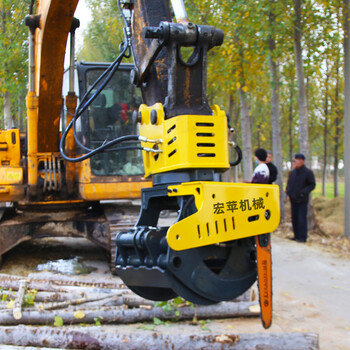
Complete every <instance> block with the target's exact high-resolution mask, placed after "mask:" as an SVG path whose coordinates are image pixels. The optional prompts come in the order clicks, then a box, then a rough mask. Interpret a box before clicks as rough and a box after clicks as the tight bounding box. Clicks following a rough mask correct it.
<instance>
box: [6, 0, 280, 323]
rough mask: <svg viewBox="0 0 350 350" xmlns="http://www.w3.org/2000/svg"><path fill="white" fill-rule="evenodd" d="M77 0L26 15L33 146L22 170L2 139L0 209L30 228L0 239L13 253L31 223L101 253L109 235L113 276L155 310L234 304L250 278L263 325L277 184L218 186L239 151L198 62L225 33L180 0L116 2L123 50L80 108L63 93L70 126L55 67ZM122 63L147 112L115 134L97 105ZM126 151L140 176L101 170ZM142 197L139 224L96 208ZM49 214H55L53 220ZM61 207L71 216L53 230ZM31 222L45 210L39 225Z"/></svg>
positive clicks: (52, 1) (268, 311)
mask: <svg viewBox="0 0 350 350" xmlns="http://www.w3.org/2000/svg"><path fill="white" fill-rule="evenodd" d="M77 2H78V0H60V1H58V0H39V1H38V3H37V11H36V14H33V13H32V7H33V6H31V13H30V15H29V16H28V17H27V19H26V23H27V25H28V26H29V36H30V49H29V51H30V54H29V91H28V96H27V109H28V132H27V138H28V139H27V145H28V150H27V153H26V154H25V155H24V161H23V159H21V156H20V153H19V151H18V152H17V153H16V152H13V151H12V148H13V149H16V148H17V149H18V147H19V144H18V142H19V141H18V133H17V134H16V131H13V134H12V133H11V132H12V131H7V132H9V133H10V134H9V135H8V136H7V139H6V145H7V149H6V152H7V156H8V157H10V156H12V155H16V157H14V159H13V161H10V162H9V163H8V164H6V163H4V164H3V163H2V167H1V171H3V172H5V173H6V176H4V177H3V178H6V179H7V180H8V183H3V184H2V185H1V186H2V187H1V188H3V189H4V190H3V197H2V200H4V201H12V202H15V203H16V205H15V209H16V213H15V214H13V215H15V216H16V215H17V216H16V217H15V218H12V219H11V218H9V219H8V220H7V221H11V220H12V224H13V223H14V222H15V220H17V221H18V220H19V219H20V218H19V215H22V216H25V213H28V212H29V211H30V212H31V219H30V220H29V221H31V222H30V223H29V222H28V220H27V221H26V225H27V226H28V232H26V233H25V234H24V233H17V231H16V230H13V228H12V226H11V222H10V223H9V224H8V225H7V231H6V233H5V234H3V232H5V230H3V229H2V228H1V227H0V234H1V238H0V240H1V239H2V240H3V241H2V242H1V243H3V242H4V241H5V240H10V241H11V240H12V242H14V243H12V244H16V242H18V241H20V239H21V238H18V236H16V235H18V234H20V235H21V237H24V238H26V237H27V236H31V237H37V236H38V233H37V231H35V230H33V226H32V222H33V221H35V224H36V225H38V223H37V222H40V225H41V226H40V227H39V229H38V231H39V232H40V231H41V233H40V235H45V234H48V232H47V231H48V230H52V231H53V230H54V227H52V224H53V223H55V224H56V227H55V229H56V231H59V230H60V227H59V225H61V226H62V225H63V226H64V225H66V226H69V227H68V231H70V234H71V235H85V236H86V237H87V238H89V239H92V240H94V241H96V242H97V243H99V244H100V245H103V244H101V237H106V236H108V244H109V246H108V247H107V249H110V250H111V249H113V252H112V254H111V255H112V259H113V267H114V269H115V272H116V273H117V275H118V276H119V277H120V278H121V279H122V280H123V281H124V283H125V284H126V285H127V286H128V287H129V288H130V289H131V290H132V291H134V292H135V293H136V294H139V295H140V296H142V297H145V298H148V299H151V300H169V299H172V298H174V297H176V296H181V297H183V298H185V299H186V300H188V301H191V302H193V303H196V304H202V305H208V304H213V303H218V302H221V301H227V300H232V299H234V298H236V297H238V296H239V295H241V294H243V293H244V292H245V291H246V290H248V289H249V288H250V287H251V286H252V285H253V284H254V283H255V282H256V281H258V287H259V296H260V306H261V318H262V324H263V326H264V327H265V328H268V327H269V326H270V325H271V321H272V275H271V239H270V232H272V231H274V230H275V229H276V228H277V226H278V224H279V219H280V213H279V194H278V187H277V186H275V185H264V184H238V183H228V182H223V181H222V174H223V173H224V172H225V171H227V170H228V169H230V167H231V166H233V165H235V164H236V163H237V162H235V164H232V163H230V161H229V152H230V147H231V146H234V147H235V148H234V149H235V150H236V151H237V153H238V155H239V151H238V150H239V149H238V147H237V145H232V143H230V142H229V140H228V134H229V130H230V126H229V125H228V118H227V115H226V113H225V112H224V111H223V110H221V109H220V107H219V106H217V105H212V106H209V103H208V99H207V96H206V74H207V55H208V52H209V51H210V50H211V49H213V48H215V47H220V45H221V44H222V42H223V39H224V34H223V32H222V31H221V30H219V29H217V28H215V27H213V26H209V25H199V24H194V23H192V22H191V21H190V20H189V19H188V16H187V13H186V8H185V6H184V3H183V1H182V0H172V1H171V5H170V3H169V1H168V0H119V1H118V6H119V9H120V12H121V15H122V18H123V20H124V23H125V28H124V36H125V39H124V41H123V42H122V43H121V44H120V50H121V53H120V55H119V56H118V57H117V58H116V60H115V61H114V62H113V63H112V64H111V65H110V66H109V67H108V68H107V69H106V70H105V71H104V73H103V74H102V75H101V76H100V77H98V78H97V80H96V81H95V82H92V81H93V80H94V79H93V76H94V74H92V75H91V77H88V75H87V74H85V77H86V81H87V83H86V84H85V86H86V91H85V94H84V95H83V96H80V97H79V104H77V98H76V96H75V94H74V92H73V91H74V89H72V88H70V89H69V93H68V95H67V97H66V111H67V112H66V117H65V118H63V119H64V120H63V122H60V120H62V118H61V119H60V116H61V107H62V99H61V90H62V78H61V77H62V73H63V68H60V67H63V58H64V47H65V41H66V38H67V35H68V33H69V32H71V34H72V33H73V32H74V27H76V25H74V18H73V14H74V11H75V7H76V5H77ZM71 36H72V35H71ZM188 50H190V53H189V54H188ZM130 56H132V57H133V60H134V65H133V66H132V67H131V68H130V80H131V82H132V83H133V85H134V86H135V87H137V88H138V89H140V91H141V95H142V103H141V104H140V105H139V106H136V107H135V108H133V111H132V118H131V120H132V121H131V123H133V124H132V125H129V128H126V127H125V130H123V132H122V133H121V132H120V125H119V126H118V125H112V126H110V124H109V122H106V121H107V120H109V119H110V115H109V113H108V111H106V108H105V107H106V106H110V107H108V108H109V110H110V111H112V110H113V108H112V96H113V93H112V92H111V91H107V90H108V89H107V90H106V88H108V86H109V85H111V81H112V80H111V79H112V77H113V76H114V74H117V73H119V72H118V70H122V69H123V68H122V67H123V66H122V65H121V61H122V59H123V58H124V57H130ZM71 60H73V58H71ZM73 65H74V64H71V66H73ZM53 67H55V69H54V70H53ZM53 72H54V73H53ZM72 76H73V74H72ZM72 76H71V79H70V81H71V83H70V84H71V85H72V84H73V83H72V81H73V80H74V79H73V78H72ZM117 76H118V74H117ZM96 77H97V76H96ZM112 85H113V84H112ZM111 90H112V89H111ZM125 104H127V103H125V102H123V101H119V102H118V106H117V107H115V108H114V110H118V113H119V116H118V119H123V117H122V115H123V112H124V116H125V115H127V114H128V110H129V109H128V108H127V107H126V106H125ZM130 104H131V103H130ZM114 115H115V114H114ZM125 118H126V116H125ZM99 123H102V125H99ZM106 123H107V124H106ZM60 125H63V127H62V133H61V131H60ZM106 125H108V127H106ZM122 125H124V126H125V123H124V124H122ZM7 132H5V134H7ZM13 135H15V136H13ZM4 148H5V147H4ZM128 152H135V153H134V154H136V155H138V154H139V152H142V159H143V171H144V174H143V173H142V175H140V174H139V173H137V169H139V168H137V156H135V161H134V162H133V163H132V164H129V165H128V167H125V166H124V167H123V169H124V170H125V171H126V170H127V169H134V170H135V171H136V173H137V174H135V175H132V174H131V173H130V174H128V175H126V176H124V175H119V174H118V175H116V174H112V173H113V171H112V173H110V172H109V170H108V169H116V168H118V167H114V166H112V163H113V160H115V159H118V161H119V162H122V160H125V161H129V160H130V159H131V157H130V156H129V153H128ZM238 158H239V157H238ZM238 160H239V159H238ZM55 164H56V165H55ZM133 166H134V167H133ZM3 168H4V169H5V170H2V169H3ZM135 168H136V169H135ZM59 169H60V170H59ZM105 169H107V170H105ZM59 172H61V173H62V174H64V176H61V175H59ZM117 173H118V172H117ZM104 176H106V177H104ZM9 180H11V181H13V182H10V181H9ZM63 188H65V190H63ZM141 188H142V189H141ZM44 189H45V190H46V193H44V191H43V190H44ZM140 190H141V208H140V212H139V214H138V218H137V220H136V222H134V223H133V224H132V225H130V224H129V226H128V223H126V222H124V221H123V218H124V217H125V216H127V214H128V213H127V210H128V208H127V206H124V207H123V208H124V213H123V212H121V211H118V209H110V210H111V211H112V213H111V212H109V216H110V217H112V219H110V220H109V219H108V215H107V214H106V212H107V211H106V210H105V209H103V204H101V203H100V201H101V200H102V199H123V198H124V199H125V198H136V197H137V196H139V195H140ZM70 207H73V209H71V208H70ZM101 207H102V209H101ZM44 209H45V210H48V211H50V210H51V212H50V215H47V214H46V215H45V213H44V211H45V210H44ZM70 209H71V210H72V213H74V214H70V215H71V217H70V218H69V219H64V220H61V221H60V220H59V217H60V216H65V215H67V213H70V211H69V210H70ZM113 210H114V212H113ZM164 210H169V211H172V212H175V213H176V220H175V222H174V223H172V224H169V225H166V226H164V225H162V224H161V223H160V220H159V219H160V216H161V212H162V211H164ZM34 212H40V215H38V217H39V218H40V220H39V219H36V216H35V215H33V213H34ZM82 214H83V215H82ZM51 215H52V216H51ZM102 216H104V218H102ZM106 218H107V219H106ZM5 221H6V220H5ZM3 222H4V219H3ZM65 229H67V227H65ZM22 230H23V228H22ZM19 231H20V230H18V232H19ZM29 231H30V232H29ZM3 237H4V238H3ZM104 245H105V246H106V244H105V243H104ZM7 247H8V249H10V248H11V244H7ZM111 247H113V248H111ZM0 254H2V253H1V252H0Z"/></svg>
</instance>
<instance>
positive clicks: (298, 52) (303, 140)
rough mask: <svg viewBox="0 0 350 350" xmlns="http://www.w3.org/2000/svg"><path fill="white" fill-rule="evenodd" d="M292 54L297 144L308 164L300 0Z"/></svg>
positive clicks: (306, 110) (296, 4) (296, 14)
mask: <svg viewBox="0 0 350 350" xmlns="http://www.w3.org/2000/svg"><path fill="white" fill-rule="evenodd" d="M294 11H295V19H294V53H295V66H296V72H297V81H298V105H299V143H300V151H301V152H302V153H304V155H305V158H306V164H310V154H309V129H308V108H307V98H306V89H305V76H304V65H303V58H302V47H301V39H302V23H301V13H302V0H294Z"/></svg>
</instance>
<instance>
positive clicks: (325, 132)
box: [322, 62, 329, 196]
mask: <svg viewBox="0 0 350 350" xmlns="http://www.w3.org/2000/svg"><path fill="white" fill-rule="evenodd" d="M326 67H327V74H326V81H325V93H324V107H323V114H324V121H323V168H322V196H326V181H327V159H328V97H329V96H328V94H329V92H328V82H329V72H328V62H326Z"/></svg>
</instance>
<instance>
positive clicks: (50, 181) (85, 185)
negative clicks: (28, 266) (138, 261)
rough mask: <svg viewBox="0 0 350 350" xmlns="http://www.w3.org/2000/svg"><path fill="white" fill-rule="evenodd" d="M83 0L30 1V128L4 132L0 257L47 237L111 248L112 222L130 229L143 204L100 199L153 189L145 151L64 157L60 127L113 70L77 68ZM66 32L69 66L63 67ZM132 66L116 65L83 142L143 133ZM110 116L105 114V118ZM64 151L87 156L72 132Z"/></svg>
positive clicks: (83, 128)
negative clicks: (137, 121) (75, 159)
mask: <svg viewBox="0 0 350 350" xmlns="http://www.w3.org/2000/svg"><path fill="white" fill-rule="evenodd" d="M77 2H78V1H47V0H43V1H38V2H37V6H36V8H37V11H36V12H37V13H36V14H33V7H34V2H32V4H31V7H30V14H29V15H28V16H27V17H26V19H25V23H26V24H27V25H28V27H29V72H28V77H29V81H28V87H29V91H28V95H27V111H28V115H27V132H26V135H25V137H24V138H23V137H22V138H21V136H20V132H19V130H18V129H11V130H1V131H0V161H1V166H0V202H2V203H3V204H4V205H3V208H2V219H1V221H0V261H1V256H2V255H3V254H4V253H6V252H7V251H8V250H10V249H11V248H13V247H14V246H16V245H18V244H19V243H21V242H23V241H25V240H28V239H31V238H38V237H39V238H40V237H45V236H76V237H86V238H88V239H90V240H92V241H93V242H95V243H97V244H98V245H99V246H101V247H103V248H104V249H106V251H107V252H111V251H113V249H114V237H113V239H112V238H111V225H113V224H115V223H116V222H118V225H119V226H118V227H120V226H122V225H123V221H122V219H123V218H124V219H125V223H126V225H128V226H130V225H132V224H133V222H134V221H135V220H136V218H137V215H138V210H139V206H132V205H130V206H127V205H125V203H123V205H122V206H118V205H117V204H115V205H112V204H111V203H107V204H102V203H101V201H103V200H104V201H106V200H126V199H127V200H129V201H130V200H133V199H139V198H140V196H141V188H143V187H147V186H151V182H150V180H147V179H145V177H144V169H143V164H142V155H141V151H140V150H137V149H136V150H135V149H130V150H127V151H125V152H123V153H122V154H121V153H118V154H112V153H110V152H106V153H104V154H98V155H96V156H95V157H92V158H91V159H86V160H84V161H82V162H79V163H71V162H67V161H65V160H64V158H63V157H62V156H61V154H60V151H59V142H60V137H61V134H62V130H63V129H64V127H65V125H67V124H68V123H69V122H70V120H71V119H72V117H73V115H74V113H75V108H76V105H77V100H78V99H81V98H82V97H83V96H84V95H85V94H86V93H87V92H88V90H89V88H90V87H91V86H92V84H93V83H94V82H95V80H96V79H97V78H98V77H99V76H100V75H102V74H103V72H105V71H106V69H108V65H106V64H94V63H83V62H81V63H79V64H77V65H76V67H75V62H74V39H75V30H76V28H77V27H78V26H79V21H78V20H77V19H75V18H74V17H73V14H74V10H75V7H76V5H77ZM69 34H70V46H71V50H70V51H71V55H70V56H71V57H70V68H69V70H67V71H64V59H65V50H66V42H67V38H68V36H69ZM132 68H133V65H131V64H124V65H123V66H119V67H118V71H117V72H114V73H113V74H112V76H111V79H110V81H109V83H108V84H107V85H106V86H105V87H104V89H103V91H102V92H101V93H100V95H99V99H97V100H95V101H94V102H93V103H92V104H91V106H89V108H87V109H86V111H85V112H84V122H80V123H79V125H78V130H77V134H78V137H79V139H82V140H84V141H83V142H84V143H85V146H89V147H90V146H91V147H93V148H97V147H98V145H99V144H102V143H103V142H105V141H106V139H108V138H111V139H113V138H114V137H115V135H118V136H123V135H129V134H130V133H136V126H135V125H134V124H133V123H132V121H131V116H132V111H133V109H135V108H138V106H139V105H140V101H141V94H140V91H139V89H137V88H136V87H134V86H133V85H132V84H131V83H130V79H129V76H130V71H131V69H132ZM62 91H63V93H64V97H62ZM76 91H77V92H78V93H77V94H76ZM91 91H92V93H93V92H94V90H91ZM104 114H106V115H108V118H104V119H103V118H101V116H102V115H104ZM133 144H134V143H133V142H132V141H130V142H129V146H130V145H131V146H132V145H133ZM65 151H66V152H67V154H69V155H70V156H75V155H77V154H81V153H83V152H84V150H83V149H82V148H81V147H79V145H77V144H76V142H75V140H74V135H73V133H70V134H69V135H68V136H67V140H66V145H65ZM9 203H11V205H9ZM107 217H108V219H107ZM112 260H113V259H112Z"/></svg>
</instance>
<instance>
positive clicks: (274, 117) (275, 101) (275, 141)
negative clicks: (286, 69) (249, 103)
mask: <svg viewBox="0 0 350 350" xmlns="http://www.w3.org/2000/svg"><path fill="white" fill-rule="evenodd" d="M275 2H276V1H275V0H270V5H271V7H272V6H273V4H274V3H275ZM269 23H270V27H271V32H272V33H274V26H275V15H274V13H273V12H272V9H271V11H270V13H269ZM275 48H276V43H275V38H274V37H273V36H270V38H269V51H270V57H269V68H270V84H271V124H272V153H273V157H274V161H275V164H276V167H277V170H278V176H277V180H276V184H277V185H278V186H279V189H280V210H281V218H282V219H284V218H285V209H284V190H283V167H282V143H281V126H280V118H281V113H280V94H279V83H280V80H279V74H278V64H277V63H276V61H275V59H274V52H275Z"/></svg>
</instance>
